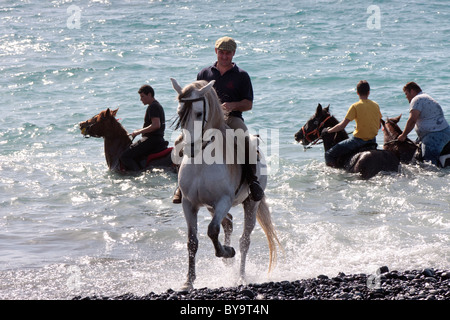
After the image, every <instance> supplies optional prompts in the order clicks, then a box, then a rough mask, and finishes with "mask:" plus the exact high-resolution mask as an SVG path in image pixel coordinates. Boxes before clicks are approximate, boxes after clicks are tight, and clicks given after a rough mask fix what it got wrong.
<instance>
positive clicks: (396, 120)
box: [391, 115, 402, 123]
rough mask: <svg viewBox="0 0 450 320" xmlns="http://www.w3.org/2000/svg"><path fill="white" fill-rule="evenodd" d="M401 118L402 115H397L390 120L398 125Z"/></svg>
mask: <svg viewBox="0 0 450 320" xmlns="http://www.w3.org/2000/svg"><path fill="white" fill-rule="evenodd" d="M401 117H402V115H399V116H398V117H395V118H392V119H391V120H392V121H394V122H395V123H398V122H399V121H400V118H401Z"/></svg>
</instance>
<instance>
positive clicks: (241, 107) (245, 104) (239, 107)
mask: <svg viewBox="0 0 450 320" xmlns="http://www.w3.org/2000/svg"><path fill="white" fill-rule="evenodd" d="M252 107H253V102H252V101H250V100H247V99H244V100H241V101H236V102H225V103H223V104H222V108H223V110H224V111H226V112H230V111H241V112H244V111H249V110H252Z"/></svg>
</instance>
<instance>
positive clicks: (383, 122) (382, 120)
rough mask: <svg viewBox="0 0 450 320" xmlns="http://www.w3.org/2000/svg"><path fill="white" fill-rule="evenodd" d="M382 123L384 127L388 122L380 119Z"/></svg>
mask: <svg viewBox="0 0 450 320" xmlns="http://www.w3.org/2000/svg"><path fill="white" fill-rule="evenodd" d="M380 122H381V125H382V126H383V127H384V125H385V124H386V122H384V120H383V119H380Z"/></svg>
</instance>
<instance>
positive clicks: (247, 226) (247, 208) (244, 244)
mask: <svg viewBox="0 0 450 320" xmlns="http://www.w3.org/2000/svg"><path fill="white" fill-rule="evenodd" d="M258 205H259V202H254V201H253V200H250V197H248V198H247V199H246V200H245V201H244V202H243V206H244V219H245V220H244V232H243V233H242V236H241V238H240V239H239V249H240V250H241V266H240V280H239V281H240V282H241V283H242V284H245V282H246V281H245V261H246V259H247V253H248V249H249V248H250V235H251V233H252V232H253V229H254V228H255V224H256V210H257V208H258Z"/></svg>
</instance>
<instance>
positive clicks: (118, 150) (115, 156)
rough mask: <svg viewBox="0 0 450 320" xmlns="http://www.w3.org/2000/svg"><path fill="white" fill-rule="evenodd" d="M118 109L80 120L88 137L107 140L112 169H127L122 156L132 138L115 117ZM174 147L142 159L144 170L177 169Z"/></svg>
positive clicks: (82, 129) (108, 159)
mask: <svg viewBox="0 0 450 320" xmlns="http://www.w3.org/2000/svg"><path fill="white" fill-rule="evenodd" d="M117 111H118V109H116V110H110V109H109V108H108V109H106V110H103V111H102V112H100V113H99V114H97V115H95V116H93V117H92V118H91V119H89V120H86V121H84V122H80V130H81V134H83V135H84V136H85V137H86V138H88V137H95V138H100V137H103V138H104V140H105V158H106V163H107V164H108V167H109V169H110V170H114V171H127V169H126V168H124V167H123V166H122V165H121V163H120V160H119V158H120V156H121V154H122V153H123V152H124V150H125V149H126V148H128V146H130V145H131V142H132V141H131V139H130V136H129V135H128V133H127V131H126V130H125V129H124V127H123V126H122V125H121V124H120V123H119V121H117V119H116V118H115V116H116V114H117ZM172 149H173V148H166V149H165V150H163V151H161V152H158V153H155V154H150V155H148V156H147V157H145V158H143V159H140V160H141V167H142V168H143V169H142V170H147V169H151V168H164V169H170V170H174V171H175V166H174V164H173V162H172V157H171V151H172Z"/></svg>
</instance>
